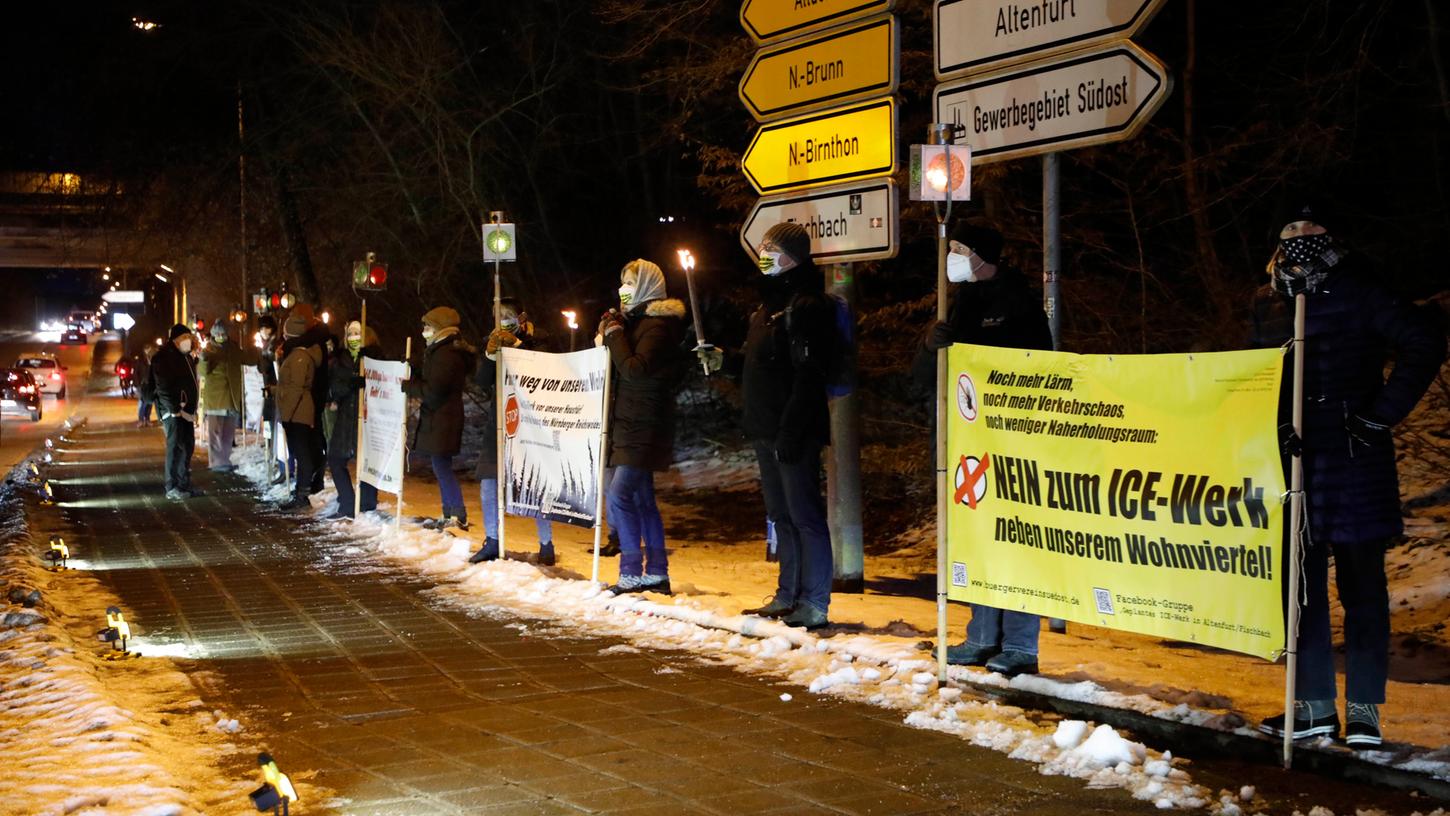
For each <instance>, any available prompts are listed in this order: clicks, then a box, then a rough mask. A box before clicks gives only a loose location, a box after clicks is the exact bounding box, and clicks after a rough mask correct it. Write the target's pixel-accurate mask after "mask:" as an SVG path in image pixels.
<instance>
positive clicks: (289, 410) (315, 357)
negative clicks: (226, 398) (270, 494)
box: [277, 314, 322, 510]
mask: <svg viewBox="0 0 1450 816" xmlns="http://www.w3.org/2000/svg"><path fill="white" fill-rule="evenodd" d="M307 330H308V325H307V319H306V318H305V317H303V316H301V315H295V314H294V315H292V316H291V317H289V318H287V322H286V323H284V324H282V335H283V337H284V338H286V339H285V340H284V341H283V343H282V348H283V349H284V353H285V356H283V358H282V364H281V365H280V366H279V367H278V369H277V418H278V419H279V420H280V421H281V422H282V428H283V430H284V432H285V433H286V434H287V447H288V449H290V450H291V452H292V455H293V456H295V457H296V458H297V472H296V482H295V484H294V486H293V489H292V500H291V501H288V502H285V503H283V504H282V505H281V506H279V507H278V509H279V510H306V509H308V508H310V507H311V506H312V503H311V502H310V501H308V499H307V497H308V496H309V495H311V494H312V492H313V491H312V484H313V481H314V477H313V473H314V472H315V471H316V469H317V468H319V467H321V466H322V462H321V461H320V460H319V459H317V458H316V455H315V453H314V450H313V445H312V435H313V434H312V432H313V429H314V427H315V423H316V422H317V421H318V413H317V406H316V404H315V403H314V401H313V391H314V387H313V383H314V382H315V381H316V378H317V377H318V376H320V371H321V369H322V348H321V347H320V346H318V345H316V344H313V343H309V342H306V341H305V340H304V337H303V336H304V335H305V334H306V332H307Z"/></svg>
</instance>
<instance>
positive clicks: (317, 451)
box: [282, 303, 336, 493]
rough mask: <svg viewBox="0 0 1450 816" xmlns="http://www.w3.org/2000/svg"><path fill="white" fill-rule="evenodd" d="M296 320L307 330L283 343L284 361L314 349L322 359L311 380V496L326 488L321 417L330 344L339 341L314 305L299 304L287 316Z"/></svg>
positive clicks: (324, 440)
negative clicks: (298, 351)
mask: <svg viewBox="0 0 1450 816" xmlns="http://www.w3.org/2000/svg"><path fill="white" fill-rule="evenodd" d="M293 317H299V318H302V319H303V320H305V321H306V323H307V329H306V330H305V331H303V332H302V334H301V335H300V336H298V337H292V338H287V339H286V340H285V341H284V342H283V344H282V358H283V359H284V360H285V359H286V358H287V355H288V354H290V353H291V351H292V349H294V348H297V347H299V346H301V347H315V348H316V349H317V356H318V357H320V358H321V359H322V363H321V364H320V365H319V367H318V369H317V372H316V376H315V377H314V378H313V380H312V406H313V411H314V412H315V414H316V416H314V417H313V422H312V425H311V427H310V430H309V431H308V433H307V438H306V442H307V446H308V447H309V448H310V455H311V457H312V466H313V467H312V484H311V485H310V487H309V492H310V493H320V492H322V486H323V482H322V477H323V471H324V468H323V466H322V464H323V462H324V461H325V458H326V455H327V434H326V432H325V430H324V426H323V419H322V415H323V413H324V412H325V411H326V410H327V388H328V378H327V364H328V359H329V356H330V354H331V349H330V348H329V347H328V343H329V342H331V343H332V344H333V345H334V346H335V345H336V340H335V339H334V338H333V336H332V331H331V330H329V329H328V328H327V324H326V323H323V322H322V321H321V320H318V319H317V313H316V311H315V310H314V309H313V308H312V304H310V303H299V304H297V308H295V309H293V310H292V314H291V315H289V316H288V319H289V320H290V319H292V318H293ZM287 444H288V445H289V447H290V446H291V444H292V443H291V441H290V440H289V441H288V443H287ZM292 455H293V456H294V457H295V456H297V452H296V451H292Z"/></svg>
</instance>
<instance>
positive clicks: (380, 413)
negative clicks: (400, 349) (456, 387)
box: [358, 357, 408, 493]
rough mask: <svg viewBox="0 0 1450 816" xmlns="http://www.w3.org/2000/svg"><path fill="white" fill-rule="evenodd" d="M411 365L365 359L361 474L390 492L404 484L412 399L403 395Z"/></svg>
mask: <svg viewBox="0 0 1450 816" xmlns="http://www.w3.org/2000/svg"><path fill="white" fill-rule="evenodd" d="M407 373H408V364H407V363H394V362H386V361H382V360H373V359H371V358H368V357H364V358H363V378H364V379H365V380H366V382H367V384H366V385H365V386H364V388H363V397H364V399H363V415H362V429H363V434H362V449H361V450H359V451H358V474H359V478H360V479H362V480H363V481H364V482H367V483H368V484H370V485H372V486H373V487H376V488H377V489H379V490H382V491H385V492H388V493H397V492H398V490H399V489H400V488H401V487H402V484H403V433H402V428H403V423H404V421H406V419H407V415H408V397H407V396H406V395H405V394H404V393H403V380H404V379H406V378H407Z"/></svg>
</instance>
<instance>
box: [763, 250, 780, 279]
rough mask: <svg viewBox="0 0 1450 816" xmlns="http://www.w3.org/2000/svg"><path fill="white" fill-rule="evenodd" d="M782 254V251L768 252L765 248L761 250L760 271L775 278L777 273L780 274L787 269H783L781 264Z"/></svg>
mask: <svg viewBox="0 0 1450 816" xmlns="http://www.w3.org/2000/svg"><path fill="white" fill-rule="evenodd" d="M780 256H781V253H780V252H766V251H764V250H761V253H760V260H759V261H758V262H757V263H758V265H759V266H760V271H761V272H762V273H763V274H765V275H766V277H771V278H773V277H775V276H776V275H780V274H783V273H784V272H785V270H784V269H782V268H781V265H780Z"/></svg>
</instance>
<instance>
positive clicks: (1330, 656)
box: [1250, 200, 1445, 748]
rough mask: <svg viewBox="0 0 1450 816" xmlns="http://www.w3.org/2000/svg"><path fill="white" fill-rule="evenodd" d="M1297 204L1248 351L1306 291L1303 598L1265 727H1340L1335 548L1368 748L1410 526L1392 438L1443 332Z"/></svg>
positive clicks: (1332, 225)
mask: <svg viewBox="0 0 1450 816" xmlns="http://www.w3.org/2000/svg"><path fill="white" fill-rule="evenodd" d="M1292 203H1293V206H1292V208H1291V209H1290V210H1289V211H1288V212H1287V213H1286V214H1285V215H1284V216H1283V217H1282V218H1281V219H1280V223H1281V224H1282V225H1283V226H1282V227H1281V228H1280V230H1279V232H1278V236H1277V238H1278V243H1277V247H1276V249H1275V251H1274V255H1273V258H1272V260H1271V261H1270V263H1269V267H1268V273H1269V278H1270V280H1269V283H1268V285H1267V286H1265V287H1263V288H1262V289H1261V290H1260V291H1259V292H1258V293H1257V294H1256V295H1255V297H1254V301H1253V310H1252V335H1251V339H1250V345H1252V346H1253V347H1255V348H1273V347H1279V346H1284V345H1285V344H1286V343H1288V342H1289V341H1290V340H1291V339H1292V338H1293V331H1294V311H1295V300H1296V296H1297V295H1300V294H1303V295H1304V300H1305V302H1304V309H1305V330H1304V346H1303V349H1304V382H1303V394H1304V398H1303V424H1302V425H1301V428H1302V434H1300V435H1295V434H1294V432H1293V425H1292V424H1291V423H1292V413H1291V411H1292V405H1291V402H1292V395H1293V391H1292V388H1293V380H1292V377H1291V376H1290V375H1289V372H1291V371H1292V370H1293V368H1292V359H1293V357H1292V351H1291V354H1290V356H1289V359H1288V360H1286V362H1285V364H1284V370H1285V377H1284V380H1283V390H1282V392H1281V399H1280V410H1279V422H1280V441H1281V443H1282V447H1283V451H1284V454H1285V457H1286V458H1285V471H1286V473H1287V471H1288V466H1289V461H1288V460H1289V458H1290V457H1293V456H1299V457H1301V458H1302V460H1303V474H1304V502H1305V504H1304V514H1305V519H1306V520H1307V525H1306V527H1305V528H1304V531H1303V533H1302V535H1301V548H1302V554H1301V558H1302V564H1303V579H1302V583H1301V586H1302V588H1303V597H1304V599H1305V601H1304V603H1303V604H1302V606H1301V611H1300V618H1299V642H1298V654H1299V668H1298V675H1297V677H1296V681H1295V690H1294V695H1295V702H1294V709H1293V712H1292V714H1290V713H1289V712H1285V714H1279V715H1277V716H1274V717H1270V718H1268V719H1266V720H1264V722H1263V723H1262V724H1261V725H1260V726H1259V728H1260V730H1261V731H1264V732H1265V733H1268V734H1271V735H1273V736H1276V737H1280V738H1282V737H1283V735H1284V731H1285V729H1286V728H1289V729H1292V733H1293V738H1294V739H1304V738H1308V737H1318V736H1329V737H1337V736H1338V735H1339V729H1340V720H1339V715H1338V712H1337V711H1336V710H1335V698H1336V693H1335V692H1336V689H1335V676H1334V651H1333V648H1332V643H1331V630H1330V622H1329V561H1330V557H1331V555H1332V556H1333V560H1334V572H1335V583H1336V585H1337V586H1338V589H1339V593H1338V594H1339V602H1340V605H1341V606H1342V607H1343V609H1344V640H1345V648H1344V666H1345V699H1346V703H1345V732H1344V740H1345V742H1346V743H1348V744H1349V745H1350V746H1351V747H1353V748H1374V747H1376V746H1378V745H1379V744H1380V742H1381V729H1380V718H1379V706H1380V704H1382V703H1383V702H1384V701H1385V685H1386V678H1387V676H1388V671H1389V634H1390V623H1389V594H1388V590H1387V587H1386V579H1385V550H1386V548H1387V547H1388V546H1389V545H1390V544H1392V543H1393V542H1394V540H1395V539H1396V538H1397V537H1398V536H1399V535H1400V534H1401V533H1402V532H1403V530H1404V523H1403V519H1402V514H1401V509H1400V491H1399V475H1398V473H1397V471H1396V468H1395V446H1394V440H1393V437H1392V435H1391V432H1392V430H1393V428H1394V426H1395V425H1396V424H1398V423H1399V422H1400V421H1401V420H1403V419H1404V418H1405V417H1406V416H1408V415H1409V413H1410V411H1411V410H1412V409H1413V408H1414V407H1415V404H1416V403H1417V402H1419V400H1420V398H1421V397H1422V396H1424V394H1425V391H1426V390H1427V389H1428V388H1429V386H1430V383H1432V382H1433V381H1434V379H1435V377H1436V375H1437V374H1438V373H1439V370H1440V366H1441V364H1442V363H1443V361H1444V359H1445V337H1444V334H1443V333H1442V331H1441V330H1440V329H1439V327H1438V326H1437V325H1436V324H1435V322H1434V321H1433V320H1432V319H1431V318H1429V317H1428V316H1427V315H1426V314H1425V313H1424V312H1422V311H1421V310H1419V309H1416V308H1415V307H1414V306H1412V305H1410V304H1408V303H1406V302H1404V301H1403V300H1400V299H1399V298H1397V297H1395V296H1394V295H1392V294H1391V293H1390V292H1389V291H1388V290H1386V289H1385V288H1384V286H1383V285H1381V283H1380V282H1379V280H1378V279H1377V278H1376V277H1375V276H1374V275H1373V273H1372V272H1371V270H1369V269H1368V268H1367V264H1365V263H1364V261H1363V259H1362V256H1360V255H1358V254H1356V253H1355V252H1352V251H1351V250H1350V249H1349V247H1348V246H1347V245H1346V244H1345V243H1344V241H1343V240H1342V239H1343V234H1342V232H1343V231H1342V227H1341V222H1340V221H1339V220H1338V219H1336V218H1335V217H1334V216H1333V214H1332V213H1331V212H1329V211H1328V210H1327V209H1326V208H1325V207H1324V206H1323V205H1322V204H1321V203H1319V202H1316V201H1312V200H1299V201H1294V202H1292ZM1390 359H1393V360H1394V365H1393V367H1392V368H1391V370H1390V372H1389V375H1388V376H1386V375H1385V364H1386V362H1387V361H1388V360H1390ZM1286 482H1287V479H1286ZM1288 532H1289V530H1288V524H1287V520H1286V524H1285V534H1286V535H1287V534H1288ZM1287 551H1288V547H1285V552H1286V553H1287ZM1284 585H1285V587H1287V586H1288V581H1287V580H1286V581H1285V582H1284ZM1291 718H1292V720H1291ZM1286 720H1291V722H1286Z"/></svg>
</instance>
